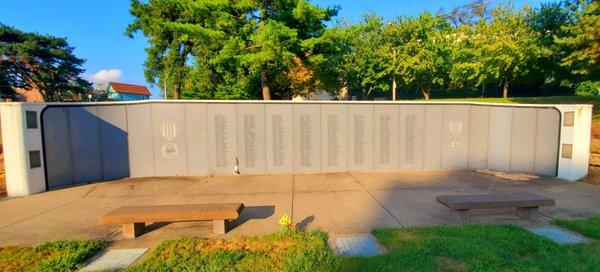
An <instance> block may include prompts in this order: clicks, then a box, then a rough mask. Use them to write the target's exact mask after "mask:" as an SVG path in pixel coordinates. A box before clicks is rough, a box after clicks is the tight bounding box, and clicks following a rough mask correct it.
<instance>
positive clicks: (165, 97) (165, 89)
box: [163, 80, 167, 100]
mask: <svg viewBox="0 0 600 272" xmlns="http://www.w3.org/2000/svg"><path fill="white" fill-rule="evenodd" d="M163 100H167V81H166V80H163Z"/></svg>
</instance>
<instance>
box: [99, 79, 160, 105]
mask: <svg viewBox="0 0 600 272" xmlns="http://www.w3.org/2000/svg"><path fill="white" fill-rule="evenodd" d="M106 92H107V94H108V99H109V100H115V101H133V100H146V99H150V95H152V94H151V93H150V90H148V88H147V87H146V86H141V85H134V84H127V83H119V82H113V81H110V82H108V86H106Z"/></svg>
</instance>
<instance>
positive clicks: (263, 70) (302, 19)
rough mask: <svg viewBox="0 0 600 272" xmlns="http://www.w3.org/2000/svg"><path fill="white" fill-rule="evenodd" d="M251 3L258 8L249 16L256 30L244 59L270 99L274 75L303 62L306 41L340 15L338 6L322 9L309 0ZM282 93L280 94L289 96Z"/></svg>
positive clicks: (265, 0)
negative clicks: (258, 75)
mask: <svg viewBox="0 0 600 272" xmlns="http://www.w3.org/2000/svg"><path fill="white" fill-rule="evenodd" d="M249 4H250V5H251V6H253V7H257V12H253V13H252V14H251V15H250V16H249V17H250V18H254V19H255V22H256V29H255V32H254V33H252V35H251V36H250V39H249V41H250V44H249V45H248V46H247V49H248V50H247V53H246V54H245V55H244V62H245V63H246V64H248V65H249V67H250V70H251V71H254V72H258V73H259V74H260V81H261V90H262V94H263V99H264V100H270V99H271V86H270V85H272V84H273V83H274V82H273V81H274V80H273V78H274V77H277V76H278V75H282V74H286V73H288V72H290V71H291V69H290V67H296V68H298V67H299V65H302V62H298V59H297V58H300V60H303V59H304V58H306V57H307V56H306V54H305V52H306V51H305V48H303V46H302V44H303V43H304V42H305V41H307V40H310V39H314V38H317V37H319V36H321V35H322V34H323V32H324V31H325V24H324V23H325V22H326V21H329V20H331V18H332V17H333V16H335V15H336V14H337V8H336V7H334V8H329V7H327V8H320V7H317V6H315V5H312V4H310V3H309V2H308V1H306V0H255V1H249ZM254 13H258V16H253V14H254ZM275 84H276V83H275ZM285 85H288V86H289V84H284V86H285ZM282 91H284V90H282ZM282 94H283V93H282V92H280V94H279V96H280V97H281V96H286V95H282Z"/></svg>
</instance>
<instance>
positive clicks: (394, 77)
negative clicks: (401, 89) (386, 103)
mask: <svg viewBox="0 0 600 272" xmlns="http://www.w3.org/2000/svg"><path fill="white" fill-rule="evenodd" d="M392 100H393V101H396V75H394V76H393V77H392Z"/></svg>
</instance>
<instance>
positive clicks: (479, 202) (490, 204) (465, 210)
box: [436, 193, 556, 222]
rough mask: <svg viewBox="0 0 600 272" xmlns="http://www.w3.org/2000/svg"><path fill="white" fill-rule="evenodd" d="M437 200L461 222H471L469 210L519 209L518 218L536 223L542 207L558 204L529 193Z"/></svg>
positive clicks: (463, 196)
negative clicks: (539, 209)
mask: <svg viewBox="0 0 600 272" xmlns="http://www.w3.org/2000/svg"><path fill="white" fill-rule="evenodd" d="M436 200H437V201H438V202H439V203H441V204H442V205H444V206H446V207H448V208H450V209H451V210H452V211H454V212H455V213H457V214H458V216H459V217H460V220H461V222H468V221H469V210H472V209H497V208H517V215H518V216H520V217H524V218H527V219H530V220H532V221H535V220H537V216H538V208H539V207H540V206H552V205H554V204H556V202H555V201H554V199H551V198H547V197H544V196H539V195H534V194H528V193H511V194H508V193H499V194H473V195H441V196H438V197H436Z"/></svg>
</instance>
